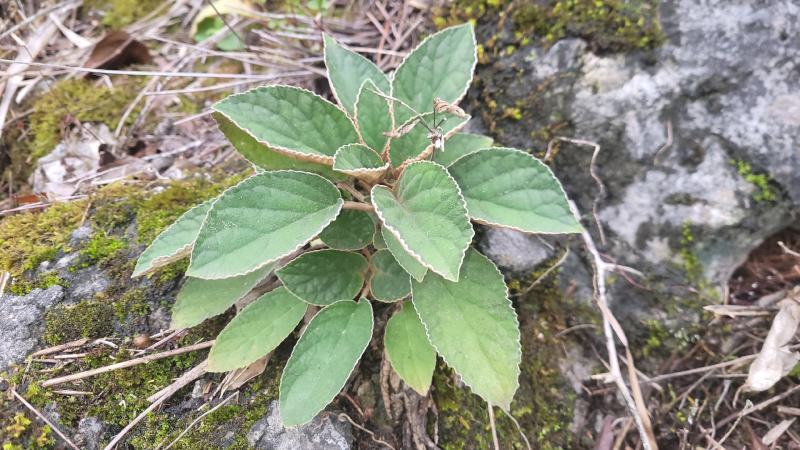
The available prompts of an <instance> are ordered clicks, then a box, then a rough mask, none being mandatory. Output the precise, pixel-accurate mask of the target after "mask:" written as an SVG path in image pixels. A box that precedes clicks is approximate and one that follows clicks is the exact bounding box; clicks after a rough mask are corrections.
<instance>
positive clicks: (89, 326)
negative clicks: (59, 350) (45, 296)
mask: <svg viewBox="0 0 800 450" xmlns="http://www.w3.org/2000/svg"><path fill="white" fill-rule="evenodd" d="M113 317H114V309H113V308H112V307H111V305H108V304H106V303H103V302H100V301H96V300H84V301H82V302H80V303H78V304H76V305H68V306H61V305H60V306H56V307H55V308H52V309H50V310H49V311H48V312H47V314H46V315H45V331H44V336H43V339H44V341H45V342H47V343H48V344H50V345H58V344H63V343H64V342H69V341H74V340H76V339H80V338H99V337H103V336H108V335H109V334H111V332H112V331H114V324H113Z"/></svg>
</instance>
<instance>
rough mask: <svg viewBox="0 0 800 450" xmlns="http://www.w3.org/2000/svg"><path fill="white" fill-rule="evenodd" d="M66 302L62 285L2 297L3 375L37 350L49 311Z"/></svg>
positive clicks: (0, 346)
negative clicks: (45, 316)
mask: <svg viewBox="0 0 800 450" xmlns="http://www.w3.org/2000/svg"><path fill="white" fill-rule="evenodd" d="M63 299H64V288H62V287H61V286H53V287H50V288H48V289H45V290H42V289H34V290H33V291H31V293H30V294H28V295H23V296H16V295H11V294H5V295H3V296H2V297H0V372H2V371H4V370H6V369H7V368H8V367H9V366H10V365H12V364H15V363H19V362H20V361H22V360H23V359H24V358H25V356H27V355H28V353H30V352H31V351H32V350H33V349H34V348H35V347H36V344H37V343H38V341H39V337H40V336H41V334H42V332H43V331H44V330H43V329H44V314H45V311H46V310H47V308H50V307H52V306H54V305H56V304H57V303H59V302H61V301H62V300H63Z"/></svg>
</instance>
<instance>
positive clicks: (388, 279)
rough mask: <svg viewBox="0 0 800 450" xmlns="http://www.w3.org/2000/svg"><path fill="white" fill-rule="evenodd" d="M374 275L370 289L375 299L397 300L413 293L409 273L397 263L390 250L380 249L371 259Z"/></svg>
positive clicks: (370, 281) (370, 282) (384, 300)
mask: <svg viewBox="0 0 800 450" xmlns="http://www.w3.org/2000/svg"><path fill="white" fill-rule="evenodd" d="M370 265H371V267H372V277H371V278H370V280H369V290H370V292H372V296H373V297H374V298H375V300H379V301H382V302H396V301H398V300H402V299H404V298H406V297H408V294H410V293H411V282H410V281H409V277H408V273H407V272H406V271H405V269H403V267H402V266H401V265H400V264H398V263H397V260H395V259H394V256H392V253H391V252H390V251H389V250H378V251H377V252H375V254H374V255H372V259H370Z"/></svg>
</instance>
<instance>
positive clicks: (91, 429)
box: [75, 416, 106, 450]
mask: <svg viewBox="0 0 800 450" xmlns="http://www.w3.org/2000/svg"><path fill="white" fill-rule="evenodd" d="M105 432H106V427H105V425H103V423H102V422H101V421H100V420H99V419H98V418H97V417H94V416H89V417H86V418H84V419H81V420H80V422H78V433H77V434H76V435H75V444H76V445H77V446H78V447H80V448H82V449H84V450H98V449H100V448H102V445H101V444H102V442H101V441H102V439H103V437H104V435H105Z"/></svg>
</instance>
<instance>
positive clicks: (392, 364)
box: [383, 303, 438, 397]
mask: <svg viewBox="0 0 800 450" xmlns="http://www.w3.org/2000/svg"><path fill="white" fill-rule="evenodd" d="M401 307H402V308H405V304H402V305H401ZM402 308H401V309H399V310H398V311H396V312H395V313H394V314H392V317H390V318H389V320H387V321H386V327H388V326H389V321H391V320H392V319H393V318H394V316H395V315H396V314H399V313H400V311H402ZM411 308H412V309H413V310H414V314H415V315H416V316H417V319H419V314H418V313H417V308H416V307H415V306H414V305H413V303H412V305H411ZM419 321H420V323H422V319H419ZM422 327H423V328H425V324H424V323H422ZM425 337H426V338H428V345H430V346H431V348H432V349H433V351H434V355H433V359H434V367H433V370H434V372H435V371H436V366H435V364H436V354H437V353H438V351H437V350H436V347H434V346H433V344H431V338H430V337H428V329H427V328H425ZM383 348H384V349H385V350H386V359H388V360H389V364H391V366H392V370H394V373H396V374H397V376H398V377H400V379H402V380H403V383H405V384H407V385H409V386H410V387H411V389H414V390H415V391H416V392H417V393H418V394H419V395H421V396H423V397H425V396H426V395H428V391H430V390H431V384H432V382H433V380H431V383H429V384H428V388H427V389H425V390H424V391H419V390H418V389H417V387H416V386H412V385H411V383H409V382H408V381H406V379H405V378H404V377H403V376H402V375H400V373H399V372H398V371H397V369H395V364H394V361H392V355H391V353H390V352H389V350H388V347H387V346H386V328H384V331H383Z"/></svg>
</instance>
